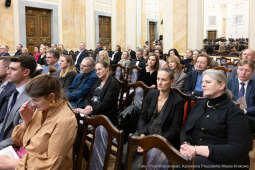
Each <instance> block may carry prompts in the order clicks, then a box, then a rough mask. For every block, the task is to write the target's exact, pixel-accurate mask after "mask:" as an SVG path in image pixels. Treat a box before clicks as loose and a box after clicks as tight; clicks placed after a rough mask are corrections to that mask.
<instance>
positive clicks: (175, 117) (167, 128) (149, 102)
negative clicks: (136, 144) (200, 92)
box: [138, 89, 184, 148]
mask: <svg viewBox="0 0 255 170" xmlns="http://www.w3.org/2000/svg"><path fill="white" fill-rule="evenodd" d="M158 96H159V91H158V90H157V89H152V90H150V91H149V92H148V94H147V95H146V97H145V99H144V102H143V108H142V113H141V115H140V118H139V122H138V133H139V134H145V135H151V134H148V132H147V127H148V126H151V125H150V121H151V119H153V113H154V110H155V108H156V106H157V103H158ZM162 108H163V107H162ZM183 110H184V100H183V98H182V97H181V96H180V95H179V94H177V93H176V92H175V91H171V92H170V94H169V97H168V99H167V101H166V108H165V110H164V113H163V116H162V117H161V122H162V124H161V125H162V127H161V129H162V130H161V132H162V134H159V135H162V136H163V137H165V138H166V139H167V140H168V141H170V143H171V144H173V145H174V146H175V147H176V148H178V147H179V146H180V145H179V144H180V141H179V138H180V129H181V124H182V118H183Z"/></svg>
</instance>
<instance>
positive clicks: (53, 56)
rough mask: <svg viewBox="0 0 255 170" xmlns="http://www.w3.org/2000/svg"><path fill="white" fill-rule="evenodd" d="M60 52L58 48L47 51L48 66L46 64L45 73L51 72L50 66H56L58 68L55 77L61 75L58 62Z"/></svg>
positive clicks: (43, 71)
mask: <svg viewBox="0 0 255 170" xmlns="http://www.w3.org/2000/svg"><path fill="white" fill-rule="evenodd" d="M58 59H59V53H58V51H57V50H53V49H51V50H48V51H47V53H46V62H47V66H45V67H44V68H43V70H42V73H43V74H50V72H49V66H54V67H55V68H56V70H57V71H56V72H55V73H54V74H53V75H54V76H55V77H58V76H59V73H60V65H59V63H58Z"/></svg>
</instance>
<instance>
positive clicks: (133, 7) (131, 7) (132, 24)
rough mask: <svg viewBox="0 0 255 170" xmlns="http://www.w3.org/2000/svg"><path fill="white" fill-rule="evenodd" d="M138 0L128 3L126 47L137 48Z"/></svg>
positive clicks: (128, 1) (129, 0)
mask: <svg viewBox="0 0 255 170" xmlns="http://www.w3.org/2000/svg"><path fill="white" fill-rule="evenodd" d="M136 1H137V0H127V1H126V45H127V46H131V48H132V49H136V47H137V2H136Z"/></svg>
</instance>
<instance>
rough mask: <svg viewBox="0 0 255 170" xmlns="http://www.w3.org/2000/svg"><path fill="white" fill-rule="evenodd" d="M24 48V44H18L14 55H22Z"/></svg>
mask: <svg viewBox="0 0 255 170" xmlns="http://www.w3.org/2000/svg"><path fill="white" fill-rule="evenodd" d="M22 48H23V45H22V44H18V45H17V46H16V50H17V51H16V53H15V54H14V56H19V55H21V54H22V51H21V50H22Z"/></svg>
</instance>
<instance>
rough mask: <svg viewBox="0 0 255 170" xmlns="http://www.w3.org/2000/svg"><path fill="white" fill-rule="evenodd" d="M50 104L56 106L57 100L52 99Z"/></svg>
mask: <svg viewBox="0 0 255 170" xmlns="http://www.w3.org/2000/svg"><path fill="white" fill-rule="evenodd" d="M49 106H51V107H56V106H57V103H56V101H55V100H52V101H50V103H49Z"/></svg>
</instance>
